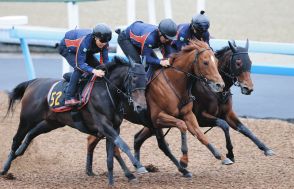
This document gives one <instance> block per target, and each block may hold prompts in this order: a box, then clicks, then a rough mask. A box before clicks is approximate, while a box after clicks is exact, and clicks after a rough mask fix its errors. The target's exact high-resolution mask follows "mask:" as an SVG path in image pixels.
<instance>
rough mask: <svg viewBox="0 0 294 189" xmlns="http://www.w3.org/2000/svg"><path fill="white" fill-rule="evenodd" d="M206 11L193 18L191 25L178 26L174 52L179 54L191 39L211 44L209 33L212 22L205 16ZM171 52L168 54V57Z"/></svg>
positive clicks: (173, 44)
mask: <svg viewBox="0 0 294 189" xmlns="http://www.w3.org/2000/svg"><path fill="white" fill-rule="evenodd" d="M204 13H205V12H204V11H201V12H200V14H198V15H195V16H193V17H192V20H191V23H186V24H180V25H178V28H177V30H178V34H177V39H176V40H174V41H173V42H172V44H171V45H172V48H173V49H172V52H179V51H180V50H181V49H182V47H183V46H185V45H187V44H188V43H189V39H193V38H196V39H198V40H203V41H205V42H206V43H208V44H209V39H210V34H209V32H208V29H209V26H210V22H209V19H208V18H207V17H206V16H205V15H204ZM170 53H171V52H168V53H167V56H168V55H169V54H170Z"/></svg>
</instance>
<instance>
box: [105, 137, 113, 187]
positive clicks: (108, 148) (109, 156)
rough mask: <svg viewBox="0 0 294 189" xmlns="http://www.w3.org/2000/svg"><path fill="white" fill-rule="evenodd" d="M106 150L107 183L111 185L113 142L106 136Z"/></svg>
mask: <svg viewBox="0 0 294 189" xmlns="http://www.w3.org/2000/svg"><path fill="white" fill-rule="evenodd" d="M106 152H107V171H108V185H109V186H113V184H114V180H113V155H114V144H113V143H112V142H111V141H110V140H109V139H107V138H106Z"/></svg>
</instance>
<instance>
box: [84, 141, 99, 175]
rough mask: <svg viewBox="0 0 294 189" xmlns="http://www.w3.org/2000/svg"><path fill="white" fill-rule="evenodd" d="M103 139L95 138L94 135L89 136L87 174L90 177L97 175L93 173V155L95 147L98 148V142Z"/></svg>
mask: <svg viewBox="0 0 294 189" xmlns="http://www.w3.org/2000/svg"><path fill="white" fill-rule="evenodd" d="M102 138H103V137H95V136H92V135H89V136H88V138H87V140H88V144H87V161H86V174H87V175H88V176H94V175H95V173H94V172H93V166H92V165H93V156H94V155H93V154H94V150H95V147H96V146H97V144H98V142H99V141H100V140H101V139H102Z"/></svg>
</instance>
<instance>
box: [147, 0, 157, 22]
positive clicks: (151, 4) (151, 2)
mask: <svg viewBox="0 0 294 189" xmlns="http://www.w3.org/2000/svg"><path fill="white" fill-rule="evenodd" d="M148 15H149V23H150V24H156V12H155V0H148Z"/></svg>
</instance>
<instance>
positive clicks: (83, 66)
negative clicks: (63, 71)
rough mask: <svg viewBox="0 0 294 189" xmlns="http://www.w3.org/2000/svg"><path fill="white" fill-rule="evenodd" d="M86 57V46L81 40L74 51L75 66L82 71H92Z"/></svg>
mask: <svg viewBox="0 0 294 189" xmlns="http://www.w3.org/2000/svg"><path fill="white" fill-rule="evenodd" d="M86 57H87V46H86V44H85V43H84V40H83V41H82V42H81V44H80V46H79V47H78V49H77V52H76V67H77V68H78V69H80V70H82V71H84V72H88V73H92V70H93V68H92V67H91V66H89V65H88V64H87V63H86Z"/></svg>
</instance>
